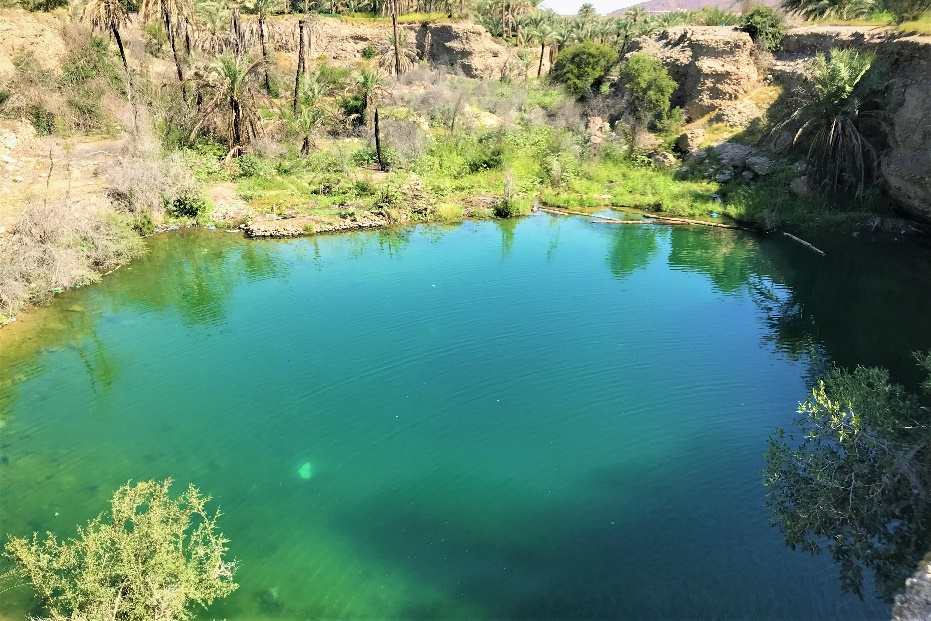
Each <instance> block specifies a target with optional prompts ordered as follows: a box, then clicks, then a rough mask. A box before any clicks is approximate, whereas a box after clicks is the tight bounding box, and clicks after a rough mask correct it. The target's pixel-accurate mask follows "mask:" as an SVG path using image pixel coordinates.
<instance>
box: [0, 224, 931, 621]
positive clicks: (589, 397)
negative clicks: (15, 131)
mask: <svg viewBox="0 0 931 621" xmlns="http://www.w3.org/2000/svg"><path fill="white" fill-rule="evenodd" d="M812 241H813V243H816V245H818V247H820V248H823V249H824V250H825V251H826V252H828V256H827V257H820V256H817V255H813V253H808V252H801V251H799V249H798V248H797V247H796V245H795V244H794V243H793V242H791V241H786V242H784V243H783V242H782V241H781V240H780V239H776V238H768V237H756V236H754V235H749V234H744V233H739V232H731V231H723V232H721V231H711V230H704V229H700V230H697V229H688V228H682V229H668V228H662V227H648V228H647V227H645V228H643V229H642V230H641V229H637V231H633V230H632V229H630V230H628V229H627V228H626V227H614V228H611V227H609V226H603V227H597V226H593V225H590V224H588V223H586V222H584V221H582V220H576V219H555V218H554V219H551V218H549V217H547V216H539V217H531V218H527V219H524V220H521V221H519V222H514V223H508V224H507V225H506V226H502V225H499V224H498V223H495V222H484V223H477V224H465V225H463V226H461V227H454V228H446V229H438V228H432V227H431V228H423V229H414V230H408V231H407V232H406V234H405V235H403V236H397V235H395V236H394V237H391V238H388V237H386V236H385V235H383V234H381V233H378V232H375V233H359V234H353V235H342V236H332V237H321V238H315V239H309V240H298V241H292V242H282V243H279V242H252V241H248V240H245V241H244V240H238V239H235V238H233V236H228V235H218V234H215V233H208V232H183V233H175V234H172V235H165V236H160V237H157V238H151V239H150V240H149V246H150V252H149V253H147V254H146V255H145V256H144V257H141V258H140V259H139V260H138V261H136V262H134V263H133V267H132V270H125V271H123V270H121V271H118V272H116V273H115V274H113V275H111V276H108V277H107V278H106V279H104V280H103V282H102V283H100V284H99V285H96V286H94V287H89V288H88V287H85V288H82V289H81V290H80V291H68V292H65V293H63V294H62V296H61V298H60V301H56V302H55V303H54V304H53V305H52V306H51V307H49V308H47V309H44V310H43V311H42V312H41V316H42V318H43V319H42V322H41V325H38V326H36V328H35V329H34V330H30V329H29V325H28V324H29V321H28V318H24V319H23V320H22V321H21V322H17V324H14V325H13V326H12V328H13V330H12V331H10V332H7V330H8V329H9V328H4V330H3V331H0V420H2V421H5V422H6V427H5V428H4V429H3V430H2V434H3V435H2V438H0V449H2V450H3V455H4V457H8V463H5V464H0V489H2V492H3V493H2V496H0V541H5V540H6V535H7V534H15V535H18V536H26V535H28V534H29V533H30V532H32V531H35V530H38V531H39V532H44V531H45V530H51V531H53V532H55V533H58V534H60V535H61V536H69V535H71V534H73V532H74V531H73V529H74V527H75V525H77V524H81V523H85V522H86V521H87V520H89V519H91V518H93V517H94V516H95V515H97V514H98V513H100V512H101V511H103V510H105V509H106V506H107V503H108V501H109V499H110V497H111V496H112V492H113V490H115V489H116V488H117V487H119V486H120V485H121V484H123V483H125V482H126V481H127V480H129V479H132V480H147V479H152V478H155V479H161V478H164V477H168V476H171V477H173V478H174V479H175V480H176V481H178V482H179V483H180V484H181V485H184V484H186V483H187V482H188V481H190V482H193V483H194V484H196V485H197V486H198V487H199V488H200V489H202V490H203V491H204V492H205V493H209V494H210V495H211V496H213V498H214V501H215V502H216V503H218V504H219V506H220V507H221V508H222V510H223V513H224V514H223V516H222V517H221V526H222V528H223V532H224V535H225V536H226V537H228V538H229V539H230V543H229V547H230V555H231V556H232V557H235V558H236V559H237V560H238V561H239V562H240V563H241V567H242V569H241V571H240V573H239V574H238V575H237V582H239V584H240V588H239V589H238V590H237V591H236V592H235V593H233V594H232V595H231V596H230V597H229V598H227V599H225V600H223V601H222V602H218V603H216V604H214V605H213V606H212V607H211V608H210V609H209V610H208V611H199V612H198V615H199V618H202V619H213V618H227V619H230V620H231V621H232V620H234V619H245V620H249V621H253V620H263V619H269V620H271V619H275V620H279V621H280V620H290V619H295V620H296V619H312V618H328V619H361V618H443V619H510V618H652V619H676V618H684V617H689V618H754V619H770V620H775V619H802V618H804V619H812V618H843V619H850V620H854V619H879V618H889V607H888V606H887V605H886V604H884V603H883V602H882V601H880V600H879V599H878V598H877V597H876V595H875V593H872V592H871V591H870V590H869V589H867V592H866V593H865V598H864V600H863V601H860V600H859V599H857V598H856V597H849V596H843V595H841V593H840V590H839V587H838V582H839V581H838V573H837V570H836V568H835V567H834V566H833V565H832V563H831V562H830V559H829V558H826V557H825V556H824V555H821V556H810V555H808V554H801V553H796V552H792V551H791V550H788V549H787V548H786V547H785V546H784V544H783V541H782V538H781V535H780V534H779V533H778V532H776V531H774V530H773V529H772V528H771V527H770V525H769V514H768V513H767V511H766V509H765V508H764V503H765V496H764V494H765V492H764V490H763V486H762V484H761V481H760V480H759V476H758V475H757V473H758V472H760V470H761V469H762V468H763V467H764V460H763V457H762V455H763V452H764V451H765V450H766V448H767V442H766V440H767V438H768V436H769V434H770V433H771V432H772V430H773V429H775V428H777V427H788V426H790V425H791V423H792V421H793V420H794V418H795V416H796V412H795V410H796V408H797V405H798V401H799V400H800V399H802V398H804V395H805V394H807V392H808V389H807V387H806V378H807V377H808V376H809V375H810V366H809V363H810V359H809V357H808V352H810V351H812V350H818V351H824V352H825V353H826V354H827V355H828V356H829V357H830V358H831V359H833V360H837V361H839V362H840V363H841V364H843V365H845V366H853V365H855V364H857V363H862V364H881V365H883V366H887V367H890V368H892V370H893V373H894V374H895V373H897V371H896V370H895V364H896V360H897V359H898V358H901V364H900V365H899V368H900V369H906V370H910V369H912V368H913V366H914V364H913V361H912V359H911V358H910V352H911V351H912V350H913V349H927V348H928V347H929V346H931V324H929V323H928V322H927V321H926V318H927V317H928V316H931V300H929V296H927V295H922V294H921V292H923V291H929V290H931V283H929V282H928V278H929V275H931V262H929V261H927V259H926V258H924V259H923V258H922V257H926V256H927V255H926V254H916V255H915V256H912V257H908V260H899V258H898V257H897V255H895V254H893V253H894V252H902V250H901V248H902V244H901V242H900V244H899V246H897V248H899V249H900V250H890V251H888V253H887V255H888V256H885V257H877V256H876V255H875V248H877V246H876V245H875V244H862V243H860V241H858V240H850V239H849V238H845V239H844V240H842V241H843V244H839V245H838V247H837V248H831V247H830V245H829V244H826V243H824V241H822V240H812ZM847 246H849V248H850V251H849V253H848V254H846V255H845V254H842V253H845V252H847V251H846V250H845V248H846V247H847ZM204 248H207V249H208V252H203V249H204ZM871 253H873V254H871ZM809 255H812V256H809ZM880 258H882V259H883V260H880ZM899 264H902V265H906V266H908V269H903V270H901V271H898V270H896V269H894V267H893V266H895V265H899ZM851 270H852V271H851ZM852 278H854V279H856V281H855V282H856V283H857V287H856V288H855V289H851V288H850V287H849V286H847V287H844V286H843V285H844V283H850V282H852V281H851V279H852ZM922 279H924V280H922ZM433 284H436V285H437V286H436V287H432V286H431V285H433ZM835 287H836V288H835ZM890 288H894V290H895V294H894V295H890V294H889V291H890ZM761 291H762V293H761ZM763 294H765V295H763ZM774 297H776V298H779V299H780V300H783V301H784V303H785V304H784V306H785V309H791V308H792V307H793V305H796V304H797V305H799V306H800V307H801V308H802V309H803V310H804V312H802V313H800V314H799V316H801V317H803V318H804V321H793V318H795V317H796V316H797V315H796V314H792V313H789V312H782V313H773V312H771V311H770V310H768V307H767V308H764V306H763V304H764V303H765V304H775V302H773V298H774ZM901 299H909V300H910V302H912V303H910V304H900V303H892V302H890V303H888V304H885V305H883V304H880V302H881V301H882V300H891V301H898V300H901ZM840 300H843V304H841V303H840ZM72 305H80V306H81V307H82V308H84V309H85V310H86V312H84V313H70V312H68V311H67V309H68V308H69V307H71V306H72ZM696 326H700V327H701V329H696ZM876 326H895V329H894V330H892V329H885V330H877V329H876ZM11 335H13V338H11ZM20 336H21V337H22V338H21V339H19V340H18V341H17V342H14V341H15V340H17V339H18V338H19V337H20ZM854 336H855V337H856V338H853V337H854ZM68 343H73V344H74V345H73V346H65V344H68ZM14 378H20V379H21V380H22V381H15V382H14V381H13V379H14ZM192 378H196V382H194V381H192ZM257 413H260V414H257ZM308 438H313V440H314V443H313V455H314V461H315V463H317V464H318V465H319V464H320V463H326V464H327V467H326V476H318V477H317V478H315V479H313V480H314V484H313V485H312V486H311V485H309V484H308V485H306V486H302V485H294V484H289V483H288V482H287V480H283V478H284V479H286V478H287V477H288V476H291V477H293V473H294V472H295V470H297V472H298V474H299V476H300V477H302V478H301V480H305V479H303V474H302V472H301V468H294V466H296V465H301V464H304V463H305V461H306V460H307V459H308V457H309V455H308V454H307V450H308V447H307V441H308ZM306 463H307V465H308V475H311V474H312V472H311V469H310V465H309V464H310V462H309V461H306ZM283 464H284V465H283ZM289 464H290V465H289ZM288 472H290V473H291V474H290V475H288ZM292 481H293V479H292ZM55 511H58V512H59V515H58V516H55V515H54V513H55ZM3 562H4V561H2V560H0V573H2V572H3V571H4V570H5V569H6V566H5V565H2V563H3ZM670 580H673V581H674V582H675V584H676V585H677V586H676V597H669V585H670ZM270 593H271V594H273V595H272V596H269V595H268V594H270ZM33 605H34V602H32V601H31V600H30V596H29V594H28V592H26V590H25V589H16V590H10V591H5V592H4V593H3V596H2V597H0V617H2V618H7V617H9V618H24V617H26V616H27V614H28V613H30V612H33V613H34V612H35V611H33V610H32V606H33Z"/></svg>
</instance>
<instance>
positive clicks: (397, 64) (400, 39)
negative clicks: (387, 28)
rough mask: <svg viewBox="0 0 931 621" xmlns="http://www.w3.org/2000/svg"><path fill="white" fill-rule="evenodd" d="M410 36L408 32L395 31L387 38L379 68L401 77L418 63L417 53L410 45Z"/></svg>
mask: <svg viewBox="0 0 931 621" xmlns="http://www.w3.org/2000/svg"><path fill="white" fill-rule="evenodd" d="M409 41H410V35H409V34H408V32H407V31H406V30H393V31H392V32H389V33H388V36H387V37H386V46H385V48H384V49H383V50H382V54H381V59H380V60H379V61H378V64H379V66H380V67H381V68H382V69H385V70H386V71H387V72H388V74H389V75H396V76H400V75H401V74H402V73H404V72H405V71H408V70H409V69H410V68H411V67H413V66H414V64H415V63H416V62H417V52H415V51H414V50H413V49H411V47H410V45H409Z"/></svg>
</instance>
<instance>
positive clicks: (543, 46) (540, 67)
mask: <svg viewBox="0 0 931 621" xmlns="http://www.w3.org/2000/svg"><path fill="white" fill-rule="evenodd" d="M544 54H546V43H541V44H540V64H539V65H538V66H537V77H538V78H539V77H540V75H541V74H542V73H543V55H544Z"/></svg>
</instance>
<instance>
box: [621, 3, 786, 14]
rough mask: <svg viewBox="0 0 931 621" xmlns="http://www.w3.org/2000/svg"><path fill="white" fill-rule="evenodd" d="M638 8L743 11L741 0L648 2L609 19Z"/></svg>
mask: <svg viewBox="0 0 931 621" xmlns="http://www.w3.org/2000/svg"><path fill="white" fill-rule="evenodd" d="M753 4H765V5H768V6H772V7H775V6H779V0H756V1H755V2H754V3H753ZM634 7H638V8H641V9H643V10H645V11H646V12H647V13H666V12H668V11H700V10H701V9H707V8H719V9H727V10H730V11H739V10H740V9H741V1H740V0H647V1H646V2H641V3H639V4H634V5H632V6H628V7H624V8H623V9H618V10H616V11H611V12H610V13H608V14H607V17H623V16H624V13H625V12H627V11H629V10H630V9H632V8H634Z"/></svg>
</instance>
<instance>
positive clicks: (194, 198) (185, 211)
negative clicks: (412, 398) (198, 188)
mask: <svg viewBox="0 0 931 621" xmlns="http://www.w3.org/2000/svg"><path fill="white" fill-rule="evenodd" d="M209 206H210V204H209V202H208V201H207V198H206V197H204V196H203V195H202V194H194V195H191V196H179V197H178V198H175V199H174V200H170V201H169V200H166V201H165V211H166V212H167V213H168V215H169V216H171V217H173V218H197V217H198V216H200V215H201V214H203V213H206V211H207V208H208V207H209Z"/></svg>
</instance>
